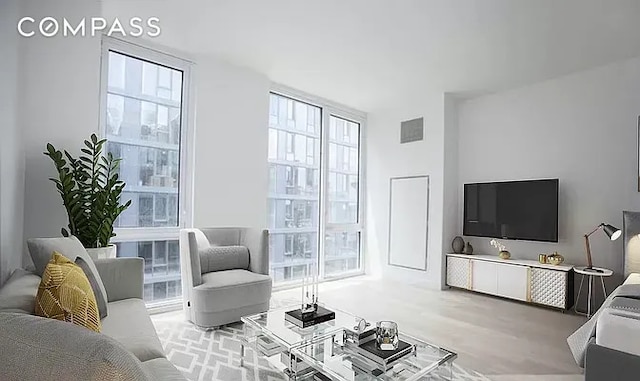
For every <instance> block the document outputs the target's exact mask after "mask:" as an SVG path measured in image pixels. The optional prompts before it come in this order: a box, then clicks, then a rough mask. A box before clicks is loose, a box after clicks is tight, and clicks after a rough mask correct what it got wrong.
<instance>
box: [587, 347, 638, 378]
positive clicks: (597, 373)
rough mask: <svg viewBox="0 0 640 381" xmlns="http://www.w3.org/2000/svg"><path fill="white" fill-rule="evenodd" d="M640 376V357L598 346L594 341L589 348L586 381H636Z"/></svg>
mask: <svg viewBox="0 0 640 381" xmlns="http://www.w3.org/2000/svg"><path fill="white" fill-rule="evenodd" d="M638 374H640V357H639V356H635V355H632V354H630V353H626V352H621V351H617V350H615V349H611V348H607V347H603V346H600V345H597V344H596V343H595V340H594V339H591V342H590V343H589V345H588V346H587V354H586V356H585V362H584V379H585V381H601V380H616V381H634V380H637V379H638Z"/></svg>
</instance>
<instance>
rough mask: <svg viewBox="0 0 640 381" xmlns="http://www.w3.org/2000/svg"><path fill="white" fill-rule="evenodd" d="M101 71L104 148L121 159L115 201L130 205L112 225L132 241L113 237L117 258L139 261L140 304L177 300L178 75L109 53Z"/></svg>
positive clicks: (162, 68) (180, 285)
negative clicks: (141, 260)
mask: <svg viewBox="0 0 640 381" xmlns="http://www.w3.org/2000/svg"><path fill="white" fill-rule="evenodd" d="M108 67H109V69H108V81H107V100H106V103H107V112H106V128H107V139H108V143H107V144H108V146H107V150H108V152H110V153H111V154H113V155H114V156H115V157H119V158H121V159H122V161H121V163H120V168H119V176H120V179H121V180H123V181H124V182H125V183H126V187H125V191H124V192H123V194H122V200H123V202H126V201H127V200H131V201H132V203H131V206H130V207H129V208H128V209H127V210H126V211H125V212H124V213H122V215H121V216H120V217H119V219H118V221H117V222H116V224H115V228H116V232H117V233H122V232H126V233H127V237H128V238H129V237H133V240H127V241H118V239H117V237H116V246H117V253H118V256H120V257H141V258H144V261H145V264H144V274H145V281H144V298H145V300H146V301H147V302H157V301H162V300H167V299H172V298H178V297H180V296H181V294H182V290H181V289H182V284H181V281H180V250H179V244H178V240H177V238H178V231H179V229H178V228H179V226H180V225H179V220H178V218H179V217H178V216H179V213H178V204H179V199H180V197H179V189H180V188H179V180H180V142H181V120H180V111H181V106H182V72H180V71H178V70H174V69H170V68H167V67H165V66H161V65H157V64H155V63H150V62H146V61H142V60H139V59H136V58H132V57H128V56H125V55H122V54H118V53H115V52H110V53H109V62H108ZM151 230H153V237H154V240H149V237H150V233H151ZM155 237H158V238H162V239H155Z"/></svg>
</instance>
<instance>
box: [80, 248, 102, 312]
mask: <svg viewBox="0 0 640 381" xmlns="http://www.w3.org/2000/svg"><path fill="white" fill-rule="evenodd" d="M76 265H78V266H79V267H80V268H81V269H82V271H84V275H86V276H87V279H88V280H89V284H90V285H91V289H92V290H93V294H94V295H98V293H99V292H100V283H102V281H98V279H97V278H96V277H95V276H94V275H93V272H92V271H91V268H90V267H89V264H88V263H87V261H85V260H84V259H82V258H81V257H78V258H76ZM96 303H97V304H98V313H99V315H100V319H104V318H105V317H107V301H106V300H105V299H104V298H98V297H96Z"/></svg>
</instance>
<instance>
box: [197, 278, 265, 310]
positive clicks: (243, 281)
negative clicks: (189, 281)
mask: <svg viewBox="0 0 640 381" xmlns="http://www.w3.org/2000/svg"><path fill="white" fill-rule="evenodd" d="M270 297H271V277H270V276H268V275H263V274H256V273H252V272H251V271H247V270H225V271H216V272H211V273H206V274H202V284H200V285H199V286H196V287H194V288H193V294H192V299H193V301H192V302H193V303H192V306H193V308H194V309H196V310H197V311H202V312H219V311H225V310H230V309H236V308H242V307H246V306H252V305H256V304H262V303H265V302H267V301H269V299H270Z"/></svg>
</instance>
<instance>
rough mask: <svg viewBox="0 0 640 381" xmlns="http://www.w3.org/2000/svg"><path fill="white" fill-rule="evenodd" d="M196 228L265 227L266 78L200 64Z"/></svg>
mask: <svg viewBox="0 0 640 381" xmlns="http://www.w3.org/2000/svg"><path fill="white" fill-rule="evenodd" d="M197 62H198V63H197V66H196V78H195V82H196V84H197V89H196V91H197V105H196V114H197V115H196V150H195V163H196V165H195V171H194V173H195V179H194V185H195V186H194V190H195V192H194V208H193V212H194V226H198V227H206V226H251V227H266V223H267V193H268V165H267V147H268V144H267V141H268V129H267V126H268V123H269V119H268V118H269V88H270V85H271V84H270V81H269V80H268V78H267V77H266V76H263V75H261V74H257V73H255V72H252V71H249V70H246V69H242V68H238V67H235V66H232V65H228V64H225V63H223V62H220V61H218V60H215V59H211V58H202V59H198V60H197Z"/></svg>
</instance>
